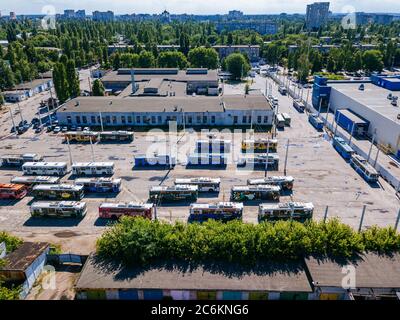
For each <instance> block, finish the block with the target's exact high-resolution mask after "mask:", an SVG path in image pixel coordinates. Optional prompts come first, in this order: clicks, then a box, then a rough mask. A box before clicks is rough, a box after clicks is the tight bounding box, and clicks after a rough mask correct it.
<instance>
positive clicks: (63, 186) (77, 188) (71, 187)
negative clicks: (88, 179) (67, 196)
mask: <svg viewBox="0 0 400 320" xmlns="http://www.w3.org/2000/svg"><path fill="white" fill-rule="evenodd" d="M82 189H83V186H79V185H73V184H38V185H36V186H34V187H33V190H73V191H81V190H82Z"/></svg>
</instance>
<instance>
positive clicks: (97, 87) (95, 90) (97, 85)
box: [92, 79, 104, 96]
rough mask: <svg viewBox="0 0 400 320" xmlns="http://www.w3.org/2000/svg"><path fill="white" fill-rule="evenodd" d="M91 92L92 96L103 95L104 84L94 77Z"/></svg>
mask: <svg viewBox="0 0 400 320" xmlns="http://www.w3.org/2000/svg"><path fill="white" fill-rule="evenodd" d="M92 94H93V95H94V96H104V86H103V83H102V82H101V81H100V80H99V79H96V80H94V82H93V87H92Z"/></svg>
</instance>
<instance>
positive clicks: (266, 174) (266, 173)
mask: <svg viewBox="0 0 400 320" xmlns="http://www.w3.org/2000/svg"><path fill="white" fill-rule="evenodd" d="M268 160H269V140H268V142H267V159H266V160H265V174H264V177H265V178H266V177H267V176H268Z"/></svg>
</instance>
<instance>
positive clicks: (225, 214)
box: [189, 202, 243, 222]
mask: <svg viewBox="0 0 400 320" xmlns="http://www.w3.org/2000/svg"><path fill="white" fill-rule="evenodd" d="M242 216H243V203H238V202H218V203H213V204H208V203H192V204H191V205H190V214H189V222H195V221H199V222H201V221H206V220H208V219H214V220H220V221H230V220H235V219H242Z"/></svg>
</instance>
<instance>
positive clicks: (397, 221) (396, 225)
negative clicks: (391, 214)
mask: <svg viewBox="0 0 400 320" xmlns="http://www.w3.org/2000/svg"><path fill="white" fill-rule="evenodd" d="M399 221H400V209H399V212H398V213H397V219H396V223H395V224H394V231H397V227H398V226H399Z"/></svg>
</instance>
